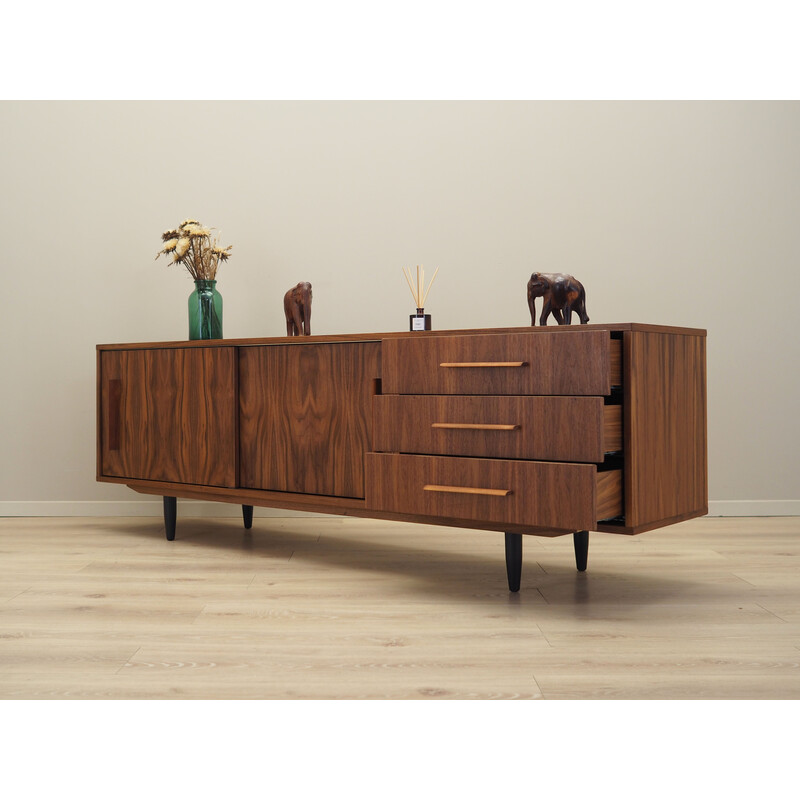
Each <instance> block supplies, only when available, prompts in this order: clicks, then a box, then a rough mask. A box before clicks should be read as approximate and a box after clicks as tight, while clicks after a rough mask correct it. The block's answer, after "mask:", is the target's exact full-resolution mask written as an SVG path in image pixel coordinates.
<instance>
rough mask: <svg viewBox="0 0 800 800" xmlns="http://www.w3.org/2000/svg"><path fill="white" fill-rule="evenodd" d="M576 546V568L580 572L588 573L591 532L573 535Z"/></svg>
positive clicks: (580, 532) (579, 532)
mask: <svg viewBox="0 0 800 800" xmlns="http://www.w3.org/2000/svg"><path fill="white" fill-rule="evenodd" d="M572 542H573V544H574V545H575V566H576V567H577V568H578V572H586V562H587V560H588V558H589V531H576V532H575V533H573V534H572Z"/></svg>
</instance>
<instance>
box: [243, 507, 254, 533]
mask: <svg viewBox="0 0 800 800" xmlns="http://www.w3.org/2000/svg"><path fill="white" fill-rule="evenodd" d="M242 518H243V519H244V527H245V529H246V530H248V531H249V530H250V528H252V527H253V506H242Z"/></svg>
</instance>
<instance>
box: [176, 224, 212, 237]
mask: <svg viewBox="0 0 800 800" xmlns="http://www.w3.org/2000/svg"><path fill="white" fill-rule="evenodd" d="M182 229H183V233H184V235H185V234H187V233H188V234H189V236H211V231H210V230H209V229H208V228H204V227H203V226H202V225H194V224H192V225H183V226H182Z"/></svg>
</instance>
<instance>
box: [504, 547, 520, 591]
mask: <svg viewBox="0 0 800 800" xmlns="http://www.w3.org/2000/svg"><path fill="white" fill-rule="evenodd" d="M506 573H507V574H508V590H509V591H510V592H518V591H519V581H520V578H521V577H522V534H521V533H507V534H506Z"/></svg>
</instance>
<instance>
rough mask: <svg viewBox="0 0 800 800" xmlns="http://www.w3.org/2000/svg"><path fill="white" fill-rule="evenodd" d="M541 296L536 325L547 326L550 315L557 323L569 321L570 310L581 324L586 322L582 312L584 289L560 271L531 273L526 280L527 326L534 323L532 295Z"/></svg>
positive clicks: (578, 282) (570, 320)
mask: <svg viewBox="0 0 800 800" xmlns="http://www.w3.org/2000/svg"><path fill="white" fill-rule="evenodd" d="M537 297H542V298H544V307H543V308H542V316H541V318H540V319H539V324H540V325H547V318H548V317H549V316H550V314H552V315H553V316H554V317H555V320H556V322H557V323H558V324H559V325H570V324H571V323H572V312H573V311H574V312H575V313H576V314H577V315H578V316H579V317H580V320H581V325H585V324H586V323H587V322H588V321H589V317H588V315H587V314H586V292H585V290H584V288H583V284H582V283H581V282H580V281H579V280H576V279H575V278H573V277H572V275H565V274H564V273H562V272H534V273H533V274H532V275H531V279H530V280H529V281H528V308H529V309H530V312H531V325H535V324H536V298H537Z"/></svg>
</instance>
